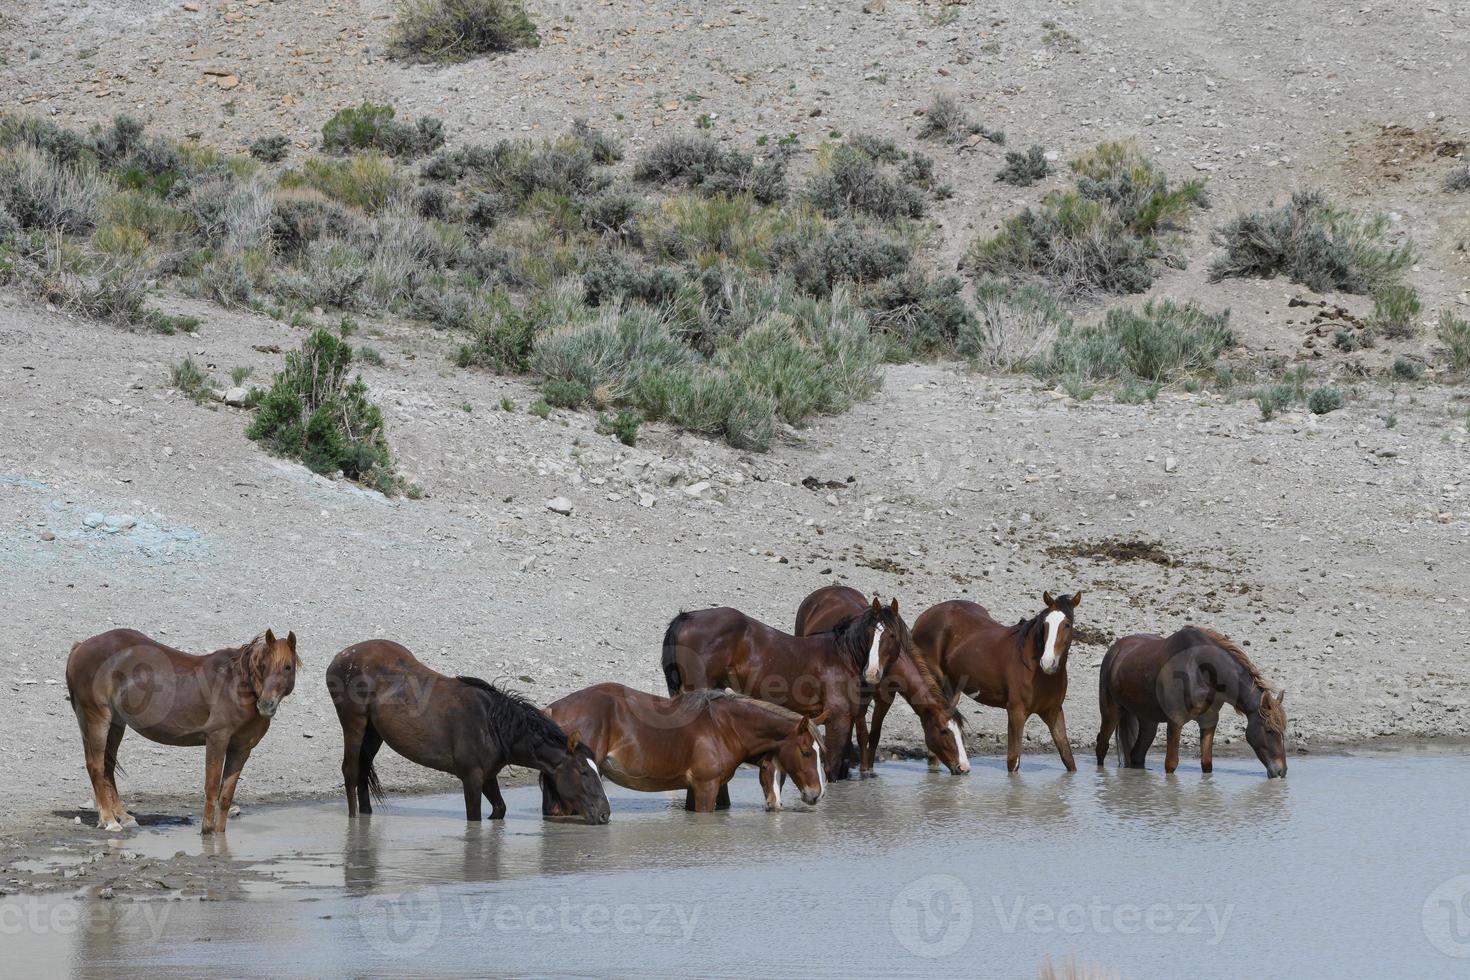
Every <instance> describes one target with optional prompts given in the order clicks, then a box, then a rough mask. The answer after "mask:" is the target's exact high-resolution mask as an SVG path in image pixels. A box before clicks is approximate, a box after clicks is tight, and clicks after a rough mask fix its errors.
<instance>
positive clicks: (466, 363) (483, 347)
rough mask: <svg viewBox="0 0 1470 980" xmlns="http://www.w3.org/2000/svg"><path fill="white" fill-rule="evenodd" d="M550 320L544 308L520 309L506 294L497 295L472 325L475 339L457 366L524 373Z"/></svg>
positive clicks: (460, 352)
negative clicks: (537, 340)
mask: <svg viewBox="0 0 1470 980" xmlns="http://www.w3.org/2000/svg"><path fill="white" fill-rule="evenodd" d="M548 320H549V317H548V316H547V313H546V310H545V309H544V308H538V306H537V305H536V304H532V306H531V308H529V309H519V308H517V307H516V306H515V304H513V303H512V302H511V301H510V298H509V297H508V296H506V295H505V294H504V293H502V292H499V291H497V292H494V293H492V294H491V298H490V301H489V302H488V303H487V304H486V305H485V307H484V309H483V310H482V311H479V312H478V313H477V314H476V317H475V320H474V322H473V323H472V324H470V327H469V328H470V330H471V331H472V332H473V334H474V339H472V340H471V341H470V342H469V343H468V344H465V345H464V346H462V347H460V349H459V350H458V352H457V353H456V354H455V363H457V364H458V365H459V366H460V367H483V368H489V369H490V370H492V371H499V372H502V373H509V374H520V373H522V372H524V371H525V370H526V369H527V367H528V366H529V363H530V358H531V352H532V350H533V349H534V347H535V343H536V338H537V336H538V335H540V334H541V333H542V332H543V331H545V330H546V329H548V328H549V326H550V324H549V322H548Z"/></svg>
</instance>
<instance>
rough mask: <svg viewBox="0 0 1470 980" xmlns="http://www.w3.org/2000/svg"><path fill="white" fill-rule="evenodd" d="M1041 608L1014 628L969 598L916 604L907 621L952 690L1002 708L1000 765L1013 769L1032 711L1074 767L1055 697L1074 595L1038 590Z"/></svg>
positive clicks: (1062, 680)
mask: <svg viewBox="0 0 1470 980" xmlns="http://www.w3.org/2000/svg"><path fill="white" fill-rule="evenodd" d="M1041 601H1042V603H1043V604H1044V605H1043V607H1042V609H1041V611H1040V612H1038V613H1037V614H1036V615H1035V616H1032V617H1030V618H1029V619H1023V620H1021V621H1020V622H1019V623H1017V624H1016V625H1014V626H1006V625H1004V624H1002V623H999V622H997V621H996V620H994V619H992V618H991V616H990V613H988V612H986V611H985V607H984V606H982V605H980V604H979V603H976V602H966V601H964V600H962V599H955V600H951V601H949V602H941V603H939V605H937V606H931V607H930V608H928V609H926V610H924V612H923V614H922V615H920V616H919V618H918V619H916V620H915V621H914V646H915V648H916V649H917V650H918V652H919V655H920V656H922V657H927V658H928V660H929V663H930V665H931V666H932V667H933V668H935V669H936V670H937V671H938V672H939V674H940V676H942V677H943V678H944V682H945V684H946V685H947V686H948V687H949V689H950V690H951V691H952V692H953V693H952V695H951V697H952V698H953V701H952V702H951V704H952V705H955V704H958V702H959V699H960V696H961V695H962V694H965V695H969V696H970V697H971V698H973V699H975V700H976V701H977V702H979V703H980V704H984V705H989V706H990V707H992V708H1004V709H1005V710H1006V769H1007V770H1008V771H1010V772H1015V771H1016V770H1017V769H1019V768H1020V767H1021V734H1022V732H1023V731H1024V730H1025V728H1026V719H1028V718H1030V717H1031V716H1032V715H1039V716H1040V718H1041V720H1042V721H1044V722H1045V723H1046V727H1047V729H1048V730H1049V731H1050V732H1051V737H1052V741H1053V742H1054V743H1056V747H1057V753H1058V754H1059V755H1060V756H1061V757H1062V765H1064V766H1066V767H1067V771H1068V772H1076V771H1077V763H1076V762H1075V761H1074V760H1073V758H1072V745H1071V743H1070V742H1069V741H1068V740H1067V720H1066V715H1065V714H1064V713H1063V710H1062V703H1063V702H1064V701H1065V700H1066V698H1067V654H1068V652H1069V651H1070V650H1071V648H1072V616H1073V611H1074V610H1075V609H1076V608H1077V605H1078V604H1079V603H1080V602H1081V601H1082V593H1081V592H1078V593H1076V594H1075V595H1071V596H1068V595H1061V596H1053V595H1052V594H1051V593H1050V592H1045V593H1043V594H1042V597H1041Z"/></svg>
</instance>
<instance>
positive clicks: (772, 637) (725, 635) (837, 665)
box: [663, 606, 891, 780]
mask: <svg viewBox="0 0 1470 980" xmlns="http://www.w3.org/2000/svg"><path fill="white" fill-rule="evenodd" d="M888 616H889V613H888V611H887V610H885V609H883V608H882V607H881V606H874V607H873V608H866V607H865V609H864V612H863V614H862V615H860V616H857V617H855V618H853V619H849V620H847V621H845V622H844V623H842V624H840V625H839V627H838V628H837V629H834V630H831V631H829V632H826V633H817V634H815V635H813V636H792V635H791V634H790V633H783V632H782V631H781V630H778V629H776V628H775V627H773V626H767V625H766V624H765V623H762V622H760V621H759V620H756V619H752V618H751V617H749V616H747V615H745V614H744V613H742V612H740V611H739V610H738V609H730V608H728V607H722V608H716V609H702V610H700V611H699V612H692V613H688V612H684V613H680V614H679V615H677V616H675V617H674V619H673V621H672V622H670V623H669V628H668V630H667V631H666V632H665V633H664V649H663V668H664V679H665V680H666V681H667V682H668V685H669V693H670V694H678V693H680V692H681V691H698V690H702V689H704V688H722V687H728V688H731V689H733V690H735V691H739V692H740V693H741V694H747V695H749V696H751V697H755V698H760V699H761V700H762V701H769V702H771V703H772V704H778V705H780V706H781V707H783V708H789V709H790V710H792V711H795V712H798V713H799V714H803V715H805V716H806V717H808V718H811V719H813V720H814V721H816V722H817V724H819V725H820V724H822V723H823V722H824V721H825V722H826V726H827V731H826V737H825V743H826V744H825V746H824V748H825V749H826V753H825V763H826V767H827V778H828V779H829V780H836V779H846V778H847V777H848V772H849V770H848V762H847V756H846V753H845V752H844V751H843V749H844V748H845V746H846V745H847V740H848V738H849V737H850V736H851V733H852V724H853V721H854V720H855V719H856V718H857V716H858V713H859V712H860V711H861V709H862V701H863V694H862V684H863V674H864V673H866V672H868V671H870V670H872V671H874V672H876V669H877V666H876V664H874V665H873V666H872V667H870V666H869V662H870V660H872V659H874V658H873V657H872V654H873V652H874V651H875V650H876V647H877V639H876V638H877V628H878V626H879V624H880V623H882V624H884V625H891V623H890V621H889V620H888V618H887V617H888Z"/></svg>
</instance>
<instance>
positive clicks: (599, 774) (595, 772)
mask: <svg viewBox="0 0 1470 980" xmlns="http://www.w3.org/2000/svg"><path fill="white" fill-rule="evenodd" d="M587 767H588V768H589V769H591V770H592V775H594V776H596V777H597V778H598V779H601V778H602V770H601V769H599V768H597V763H595V762H593V761H592V760H591V759H588V760H587Z"/></svg>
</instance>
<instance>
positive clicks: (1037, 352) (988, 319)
mask: <svg viewBox="0 0 1470 980" xmlns="http://www.w3.org/2000/svg"><path fill="white" fill-rule="evenodd" d="M1071 329H1072V318H1071V316H1070V315H1068V313H1067V311H1066V310H1065V309H1064V308H1063V307H1062V304H1061V303H1060V302H1059V301H1058V300H1057V298H1056V297H1055V296H1053V295H1052V294H1051V293H1049V292H1047V291H1046V290H1045V289H1042V288H1041V287H1040V286H1034V285H1023V286H1014V285H1011V284H1010V283H1008V282H1005V281H1003V280H1000V279H991V278H986V279H982V280H980V281H979V282H978V283H976V284H975V316H974V317H973V318H972V319H971V321H970V323H969V324H968V325H967V327H965V328H964V329H961V330H960V332H959V336H958V338H957V342H956V352H957V353H958V354H959V355H960V356H961V357H963V358H965V359H967V360H968V361H969V362H970V363H971V364H974V365H976V366H978V367H984V368H990V369H994V370H1000V371H1011V370H1015V369H1017V368H1021V367H1025V366H1027V365H1029V364H1032V363H1033V362H1035V361H1037V359H1038V358H1042V357H1043V356H1044V355H1046V354H1047V353H1048V352H1049V351H1051V349H1052V348H1053V346H1054V345H1055V344H1056V341H1057V338H1058V337H1059V336H1060V335H1061V334H1062V333H1063V332H1070V331H1071Z"/></svg>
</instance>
